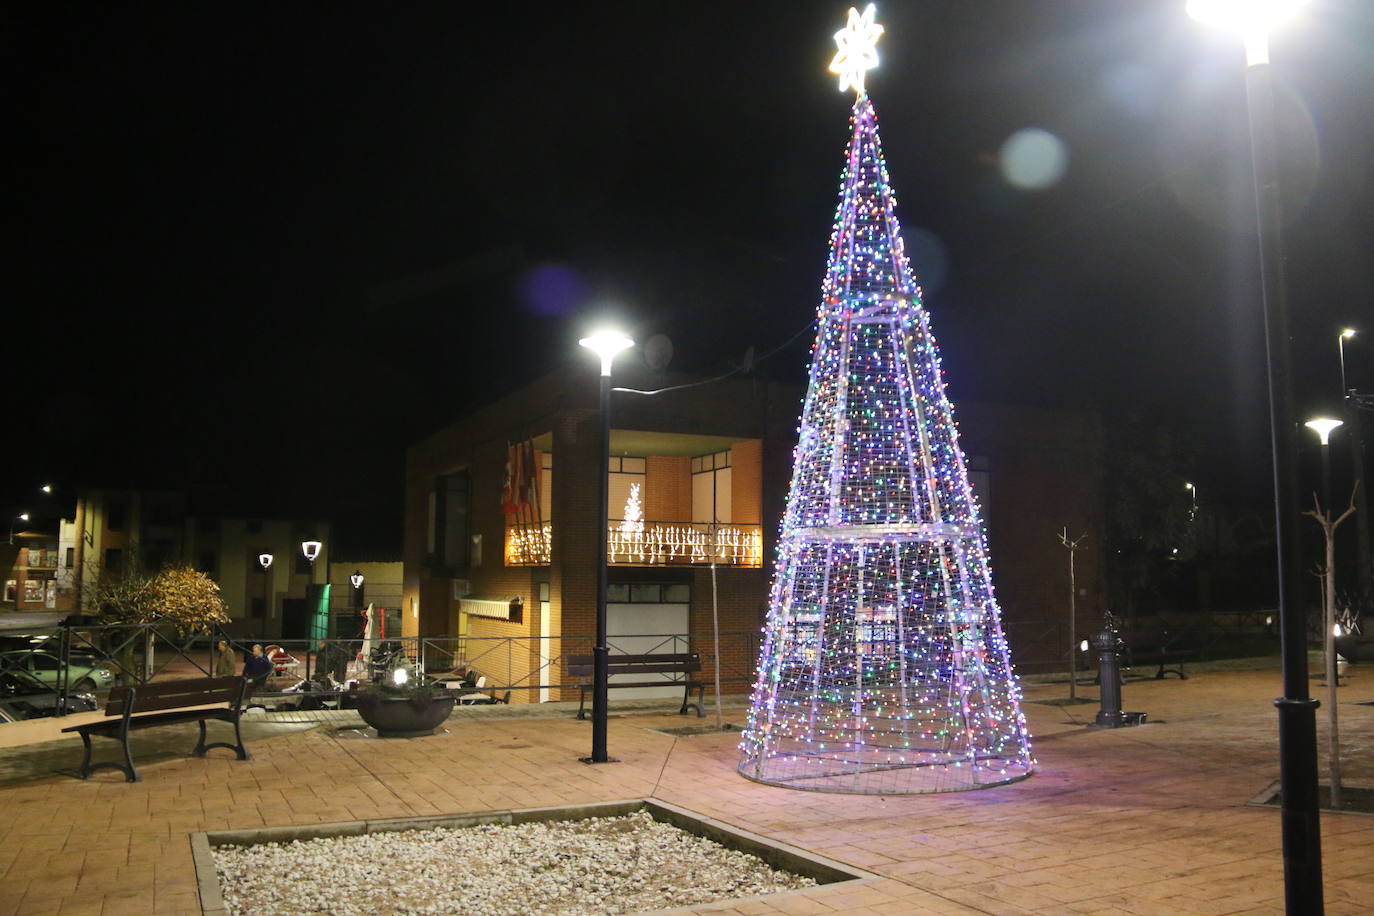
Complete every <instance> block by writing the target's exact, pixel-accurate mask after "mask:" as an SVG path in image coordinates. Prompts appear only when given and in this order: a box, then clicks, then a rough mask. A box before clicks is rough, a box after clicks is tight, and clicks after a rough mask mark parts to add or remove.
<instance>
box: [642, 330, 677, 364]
mask: <svg viewBox="0 0 1374 916" xmlns="http://www.w3.org/2000/svg"><path fill="white" fill-rule="evenodd" d="M672 361H673V342H672V341H671V340H669V339H668V336H667V335H666V334H655V335H654V336H653V337H650V338H649V339H648V340H647V341H645V342H644V362H645V363H646V364H647V365H648V367H649V368H650V369H652V370H654V371H655V372H662V371H663V370H664V369H667V368H668V364H669V363H670V362H672Z"/></svg>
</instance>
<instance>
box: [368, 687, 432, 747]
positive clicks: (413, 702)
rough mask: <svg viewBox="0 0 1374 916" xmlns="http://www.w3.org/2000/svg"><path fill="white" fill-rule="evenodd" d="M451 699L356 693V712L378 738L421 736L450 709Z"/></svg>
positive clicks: (427, 732) (429, 732)
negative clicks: (375, 731)
mask: <svg viewBox="0 0 1374 916" xmlns="http://www.w3.org/2000/svg"><path fill="white" fill-rule="evenodd" d="M453 700H454V698H453V697H452V696H443V695H439V696H433V697H430V698H429V699H428V700H425V699H424V698H421V699H410V698H408V697H385V696H381V695H379V694H375V693H359V694H358V699H357V702H358V714H359V715H361V716H362V717H363V721H364V722H366V723H367V724H368V725H371V726H372V727H373V728H375V729H377V737H379V738H422V737H424V736H425V735H432V734H434V730H435V729H436V728H438V727H439V723H441V722H443V721H444V720H445V719H447V718H448V715H449V713H451V712H453Z"/></svg>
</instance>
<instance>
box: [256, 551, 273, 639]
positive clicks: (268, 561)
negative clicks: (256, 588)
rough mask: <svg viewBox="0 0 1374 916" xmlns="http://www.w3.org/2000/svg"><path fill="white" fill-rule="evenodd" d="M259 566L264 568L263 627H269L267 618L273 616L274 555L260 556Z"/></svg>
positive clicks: (263, 554)
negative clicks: (271, 570) (272, 569)
mask: <svg viewBox="0 0 1374 916" xmlns="http://www.w3.org/2000/svg"><path fill="white" fill-rule="evenodd" d="M258 566H259V567H261V568H262V619H263V626H264V627H266V626H267V618H268V617H271V616H272V607H271V604H272V602H271V597H272V574H271V572H269V570H270V569H271V568H272V555H271V554H270V553H260V554H258Z"/></svg>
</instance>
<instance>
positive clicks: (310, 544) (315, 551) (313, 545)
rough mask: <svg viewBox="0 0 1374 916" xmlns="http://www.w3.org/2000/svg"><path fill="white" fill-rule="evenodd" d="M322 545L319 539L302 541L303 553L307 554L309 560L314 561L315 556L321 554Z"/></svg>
mask: <svg viewBox="0 0 1374 916" xmlns="http://www.w3.org/2000/svg"><path fill="white" fill-rule="evenodd" d="M322 546H323V545H322V544H321V543H320V542H319V541H301V553H303V554H305V558H306V559H307V560H309V561H310V562H311V563H314V562H315V558H316V557H318V556H319V555H320V547H322Z"/></svg>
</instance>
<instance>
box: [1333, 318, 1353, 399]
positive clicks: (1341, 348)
mask: <svg viewBox="0 0 1374 916" xmlns="http://www.w3.org/2000/svg"><path fill="white" fill-rule="evenodd" d="M1354 336H1355V329H1354V328H1342V329H1341V333H1340V334H1338V335H1337V336H1336V349H1337V351H1338V352H1339V353H1340V355H1341V400H1342V401H1344V400H1345V399H1346V398H1348V397H1350V391H1349V390H1348V389H1347V388H1346V387H1345V342H1346V341H1347V340H1349V339H1350V338H1352V337H1354Z"/></svg>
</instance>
